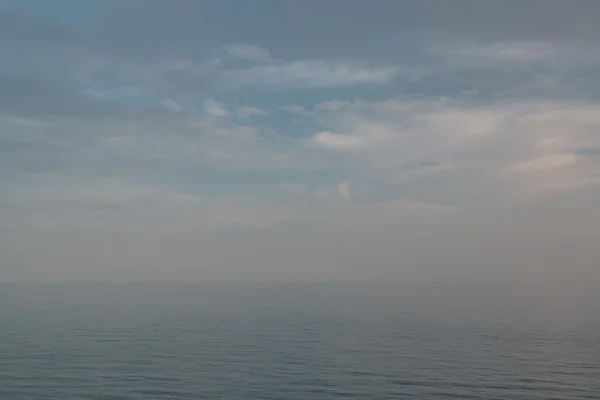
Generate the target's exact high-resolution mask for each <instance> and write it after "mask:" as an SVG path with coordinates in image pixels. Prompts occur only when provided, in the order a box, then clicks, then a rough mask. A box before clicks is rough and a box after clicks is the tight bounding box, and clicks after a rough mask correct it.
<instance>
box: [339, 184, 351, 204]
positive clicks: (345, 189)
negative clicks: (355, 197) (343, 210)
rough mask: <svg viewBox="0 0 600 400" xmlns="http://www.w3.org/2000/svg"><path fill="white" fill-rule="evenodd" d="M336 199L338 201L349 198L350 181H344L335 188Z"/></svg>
mask: <svg viewBox="0 0 600 400" xmlns="http://www.w3.org/2000/svg"><path fill="white" fill-rule="evenodd" d="M337 192H338V197H339V198H340V200H344V199H349V198H350V181H344V182H342V183H340V184H339V185H338V186H337Z"/></svg>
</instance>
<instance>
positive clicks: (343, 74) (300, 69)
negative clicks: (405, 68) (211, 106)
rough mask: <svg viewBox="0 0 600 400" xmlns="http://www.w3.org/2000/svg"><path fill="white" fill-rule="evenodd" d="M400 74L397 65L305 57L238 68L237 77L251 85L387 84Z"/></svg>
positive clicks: (308, 86)
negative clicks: (368, 65)
mask: <svg viewBox="0 0 600 400" xmlns="http://www.w3.org/2000/svg"><path fill="white" fill-rule="evenodd" d="M398 74H399V69H398V68H396V67H372V68H371V67H367V66H363V65H357V64H353V63H344V62H326V61H321V60H303V61H295V62H291V63H271V64H268V65H263V66H255V67H252V68H249V69H247V70H243V71H238V72H237V73H236V74H234V77H237V79H238V80H239V81H240V82H241V83H244V84H247V85H267V86H281V87H307V88H319V87H336V86H349V85H358V84H368V83H370V84H384V83H389V82H391V81H392V80H394V79H395V78H396V76H397V75H398Z"/></svg>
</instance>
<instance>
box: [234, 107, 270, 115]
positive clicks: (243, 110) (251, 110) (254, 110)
mask: <svg viewBox="0 0 600 400" xmlns="http://www.w3.org/2000/svg"><path fill="white" fill-rule="evenodd" d="M235 115H236V116H237V117H238V118H251V117H266V116H269V115H271V113H269V112H268V111H265V110H261V109H260V108H258V107H240V108H238V109H237V110H236V111H235Z"/></svg>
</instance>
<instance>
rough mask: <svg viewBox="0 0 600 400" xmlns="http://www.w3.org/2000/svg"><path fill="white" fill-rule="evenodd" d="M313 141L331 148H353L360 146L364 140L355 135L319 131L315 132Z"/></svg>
mask: <svg viewBox="0 0 600 400" xmlns="http://www.w3.org/2000/svg"><path fill="white" fill-rule="evenodd" d="M312 143H314V144H315V145H317V146H320V147H325V148H330V149H338V150H351V149H357V148H359V147H360V145H361V144H362V140H361V139H360V138H359V137H356V136H353V135H347V134H338V133H331V132H319V133H317V134H315V136H314V138H313V139H312Z"/></svg>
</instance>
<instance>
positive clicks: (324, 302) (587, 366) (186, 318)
mask: <svg viewBox="0 0 600 400" xmlns="http://www.w3.org/2000/svg"><path fill="white" fill-rule="evenodd" d="M449 398H455V399H544V400H547V399H600V293H599V291H597V290H593V289H590V290H583V289H581V288H579V287H577V288H575V287H573V288H565V287H563V286H562V285H558V286H556V287H544V286H539V287H535V288H514V287H512V286H507V285H493V284H470V285H466V284H462V285H458V284H415V285H409V284H199V285H192V284H189V285H188V284H46V285H11V284H3V285H0V399H2V400H13V399H23V400H30V399H36V400H37V399H39V400H42V399H96V400H100V399H105V400H108V399H114V400H116V399H124V400H125V399H160V400H167V399H172V400H175V399H310V400H314V399H434V400H435V399H449Z"/></svg>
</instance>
